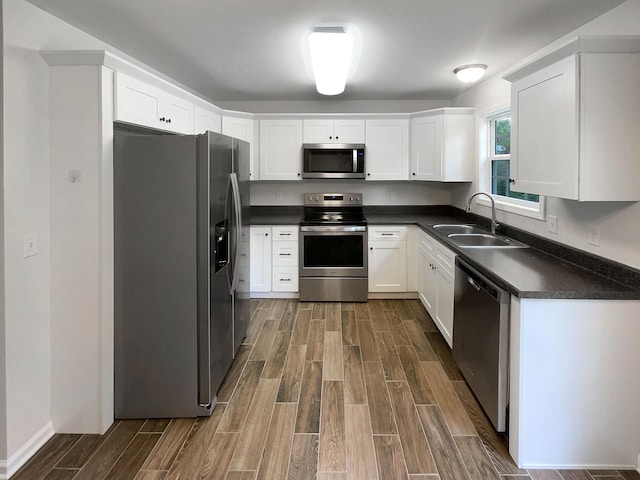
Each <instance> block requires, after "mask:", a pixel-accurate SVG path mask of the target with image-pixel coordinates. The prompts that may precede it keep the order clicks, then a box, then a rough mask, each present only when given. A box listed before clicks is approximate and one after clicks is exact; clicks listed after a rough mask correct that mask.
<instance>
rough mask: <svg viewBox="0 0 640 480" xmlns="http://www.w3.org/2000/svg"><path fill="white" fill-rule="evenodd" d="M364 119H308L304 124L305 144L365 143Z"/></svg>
mask: <svg viewBox="0 0 640 480" xmlns="http://www.w3.org/2000/svg"><path fill="white" fill-rule="evenodd" d="M364 138H365V137H364V120H362V119H337V120H332V119H307V120H304V122H303V141H304V143H364Z"/></svg>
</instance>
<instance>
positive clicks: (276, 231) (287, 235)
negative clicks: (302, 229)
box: [272, 225, 298, 242]
mask: <svg viewBox="0 0 640 480" xmlns="http://www.w3.org/2000/svg"><path fill="white" fill-rule="evenodd" d="M272 232H273V241H274V242H277V241H280V240H284V241H297V240H298V226H297V225H287V226H282V227H272Z"/></svg>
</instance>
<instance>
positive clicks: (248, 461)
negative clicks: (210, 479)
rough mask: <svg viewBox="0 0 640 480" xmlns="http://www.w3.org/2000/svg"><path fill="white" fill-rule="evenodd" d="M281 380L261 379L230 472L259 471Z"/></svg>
mask: <svg viewBox="0 0 640 480" xmlns="http://www.w3.org/2000/svg"><path fill="white" fill-rule="evenodd" d="M279 384H280V381H279V380H271V379H269V380H267V379H260V381H259V382H258V388H257V389H256V393H255V395H254V397H253V401H252V402H251V407H250V408H249V413H248V414H247V419H246V421H245V423H244V426H243V427H242V432H241V434H240V437H239V440H238V444H237V446H236V448H235V452H233V457H232V459H231V463H230V465H229V469H230V470H257V469H258V466H259V465H260V459H261V458H262V451H263V449H264V442H265V439H266V436H267V431H268V428H269V422H270V421H271V412H272V411H273V408H274V405H275V401H276V396H277V395H278V386H279Z"/></svg>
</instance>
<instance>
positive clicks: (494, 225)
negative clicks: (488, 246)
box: [464, 192, 500, 235]
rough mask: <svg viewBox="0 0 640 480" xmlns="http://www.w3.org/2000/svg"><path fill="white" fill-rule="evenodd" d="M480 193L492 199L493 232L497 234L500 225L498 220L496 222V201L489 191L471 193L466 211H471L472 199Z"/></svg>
mask: <svg viewBox="0 0 640 480" xmlns="http://www.w3.org/2000/svg"><path fill="white" fill-rule="evenodd" d="M478 195H485V196H487V197H489V200H491V234H492V235H495V234H496V228H498V227H499V226H500V225H499V224H498V222H496V202H495V200H494V199H493V197H492V196H491V194H489V193H487V192H476V193H474V194H473V195H471V196H470V197H469V200H467V206H466V207H465V209H464V210H465V212H467V213H469V212H471V200H473V197H477V196H478Z"/></svg>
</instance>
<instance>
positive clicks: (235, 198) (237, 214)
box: [230, 173, 242, 293]
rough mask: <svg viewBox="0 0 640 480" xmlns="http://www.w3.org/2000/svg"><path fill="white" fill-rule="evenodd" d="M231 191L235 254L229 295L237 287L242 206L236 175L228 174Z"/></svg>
mask: <svg viewBox="0 0 640 480" xmlns="http://www.w3.org/2000/svg"><path fill="white" fill-rule="evenodd" d="M230 180H231V191H232V194H233V204H234V207H235V208H234V210H235V212H234V213H235V218H234V221H235V232H236V241H235V252H233V265H232V267H233V273H232V277H231V293H233V292H235V291H236V288H237V287H238V276H239V272H240V268H239V267H240V266H239V262H240V241H241V240H242V210H241V209H242V205H241V204H240V186H239V185H238V175H237V174H236V173H231V174H230Z"/></svg>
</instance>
